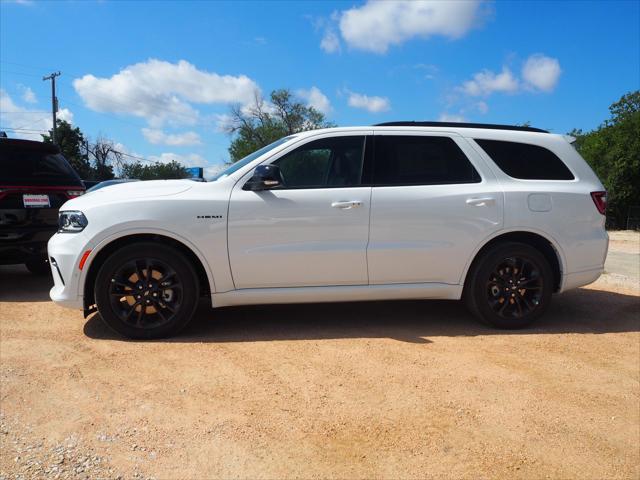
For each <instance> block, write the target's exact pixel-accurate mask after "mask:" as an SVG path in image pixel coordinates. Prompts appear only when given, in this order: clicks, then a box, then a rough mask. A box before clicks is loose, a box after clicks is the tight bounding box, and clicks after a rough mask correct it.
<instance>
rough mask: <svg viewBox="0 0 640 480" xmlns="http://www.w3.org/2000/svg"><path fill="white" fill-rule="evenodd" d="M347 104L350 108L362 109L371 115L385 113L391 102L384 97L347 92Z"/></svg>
mask: <svg viewBox="0 0 640 480" xmlns="http://www.w3.org/2000/svg"><path fill="white" fill-rule="evenodd" d="M347 103H348V104H349V106H350V107H354V108H362V109H364V110H367V111H369V112H372V113H377V112H386V111H388V110H390V109H391V102H389V99H388V98H386V97H370V96H368V95H362V94H360V93H354V92H349V98H348V100H347Z"/></svg>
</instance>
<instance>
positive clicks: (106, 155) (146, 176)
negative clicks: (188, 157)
mask: <svg viewBox="0 0 640 480" xmlns="http://www.w3.org/2000/svg"><path fill="white" fill-rule="evenodd" d="M56 125H57V127H58V128H57V130H56V140H57V143H58V146H59V147H60V150H61V152H62V154H63V155H64V156H65V158H66V159H67V160H68V161H69V163H70V164H71V166H72V167H73V169H74V170H75V171H76V172H77V173H78V175H79V176H80V178H82V179H83V180H98V181H103V180H111V179H112V178H114V177H115V173H116V172H119V175H118V176H119V177H122V178H137V179H140V180H158V179H173V178H188V177H189V175H188V173H187V171H186V170H185V168H184V166H182V165H181V164H180V163H178V162H176V161H175V160H174V161H172V162H170V163H159V162H157V163H150V164H143V163H142V162H140V161H135V162H128V161H126V159H125V157H126V155H125V154H124V153H123V152H121V151H119V150H118V149H117V147H116V144H115V143H114V142H113V141H112V140H109V139H108V138H105V137H103V136H99V137H98V138H97V139H96V141H95V142H90V141H89V139H88V138H87V137H85V136H84V134H83V133H82V131H80V128H78V127H75V128H74V127H72V126H71V124H69V123H68V122H66V121H64V120H58V121H57V122H56ZM52 136H53V132H52V131H51V130H50V131H49V135H42V140H43V142H45V143H52Z"/></svg>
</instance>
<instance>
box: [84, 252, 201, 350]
mask: <svg viewBox="0 0 640 480" xmlns="http://www.w3.org/2000/svg"><path fill="white" fill-rule="evenodd" d="M94 292H95V302H96V305H97V307H98V312H99V313H100V316H101V317H102V319H103V320H104V321H105V323H106V324H107V325H108V326H109V327H111V328H112V329H113V330H115V331H116V332H118V333H119V334H121V335H124V336H126V337H129V338H137V339H151V338H162V337H168V336H171V335H175V334H177V333H178V332H179V331H180V330H181V329H182V328H184V327H185V326H186V325H187V323H189V321H190V320H191V318H192V317H193V314H194V312H195V309H196V307H197V303H198V298H199V292H198V280H197V276H196V273H195V271H194V269H193V266H192V265H191V264H190V262H189V261H188V260H187V259H186V258H185V257H184V255H182V254H181V253H180V252H179V251H177V250H175V249H173V248H171V247H168V246H165V245H159V244H153V243H136V244H133V245H129V246H126V247H123V248H121V249H120V250H117V251H116V252H114V253H112V254H111V255H110V256H109V257H108V258H107V259H106V260H105V262H104V263H103V264H102V266H101V268H100V270H99V271H98V275H97V276H96V283H95V288H94Z"/></svg>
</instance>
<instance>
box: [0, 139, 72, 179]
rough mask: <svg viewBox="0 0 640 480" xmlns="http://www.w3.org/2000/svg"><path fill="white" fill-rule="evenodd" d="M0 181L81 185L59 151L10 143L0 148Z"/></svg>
mask: <svg viewBox="0 0 640 480" xmlns="http://www.w3.org/2000/svg"><path fill="white" fill-rule="evenodd" d="M0 184H3V185H47V186H75V185H81V183H80V178H79V177H78V175H77V174H76V172H75V171H74V170H73V168H71V165H69V163H67V161H66V160H65V158H64V157H63V156H62V155H60V154H59V153H52V152H47V151H42V150H38V149H35V148H19V147H12V146H1V147H0Z"/></svg>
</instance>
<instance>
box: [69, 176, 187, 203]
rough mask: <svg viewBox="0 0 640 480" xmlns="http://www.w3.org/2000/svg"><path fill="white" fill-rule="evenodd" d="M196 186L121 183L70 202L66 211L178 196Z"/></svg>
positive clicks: (160, 182)
mask: <svg viewBox="0 0 640 480" xmlns="http://www.w3.org/2000/svg"><path fill="white" fill-rule="evenodd" d="M194 185H195V182H192V181H191V180H145V181H142V182H127V183H119V184H117V185H110V186H108V187H104V188H101V189H99V190H96V191H95V192H89V193H86V194H84V195H82V196H81V197H77V198H74V199H73V200H69V201H68V202H66V203H65V204H64V210H82V208H83V207H86V206H91V205H94V204H105V203H111V202H123V201H127V200H134V199H138V198H149V197H166V196H170V195H177V194H178V193H182V192H186V191H187V190H189V189H191V188H193V186H194Z"/></svg>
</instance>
